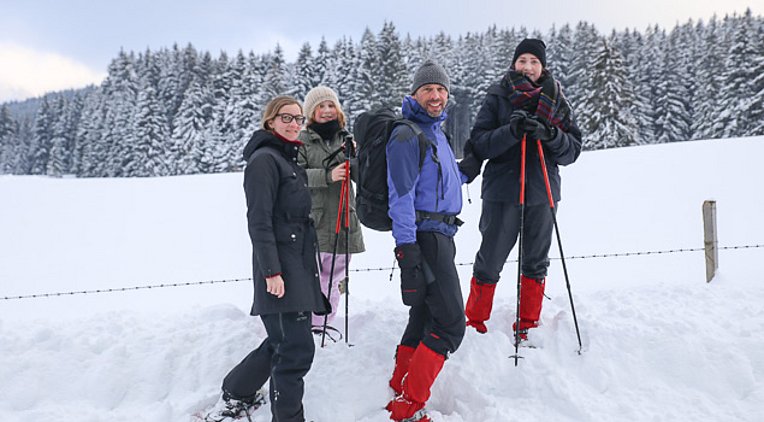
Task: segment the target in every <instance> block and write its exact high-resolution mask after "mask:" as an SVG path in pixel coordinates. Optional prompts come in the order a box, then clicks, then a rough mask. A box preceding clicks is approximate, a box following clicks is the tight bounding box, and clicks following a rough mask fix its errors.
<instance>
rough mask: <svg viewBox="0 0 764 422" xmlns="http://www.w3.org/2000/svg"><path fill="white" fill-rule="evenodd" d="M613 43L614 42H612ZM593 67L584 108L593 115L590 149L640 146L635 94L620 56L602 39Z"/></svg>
mask: <svg viewBox="0 0 764 422" xmlns="http://www.w3.org/2000/svg"><path fill="white" fill-rule="evenodd" d="M611 40H612V38H611ZM600 42H601V47H600V49H599V51H598V52H597V56H596V58H595V60H594V63H593V68H592V72H591V84H590V85H589V92H590V93H591V94H590V95H589V96H587V98H588V100H589V102H588V103H584V104H583V107H584V108H585V109H586V110H588V112H589V113H591V114H590V116H589V119H588V127H587V132H585V133H584V135H585V145H586V147H587V149H603V148H613V147H622V146H630V145H637V144H638V139H639V133H638V132H637V131H636V126H637V124H636V119H635V118H634V116H633V115H632V110H633V109H634V102H635V98H634V92H633V89H632V86H631V82H630V81H629V79H628V75H627V73H626V66H625V65H624V63H623V57H622V56H621V53H620V52H619V51H618V50H617V49H616V48H615V47H614V45H613V44H612V42H608V41H607V40H604V39H602V40H601V41H600Z"/></svg>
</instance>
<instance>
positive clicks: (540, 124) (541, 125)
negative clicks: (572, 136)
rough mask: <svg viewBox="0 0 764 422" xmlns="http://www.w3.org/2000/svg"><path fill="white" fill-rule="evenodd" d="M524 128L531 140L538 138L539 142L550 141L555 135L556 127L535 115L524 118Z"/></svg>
mask: <svg viewBox="0 0 764 422" xmlns="http://www.w3.org/2000/svg"><path fill="white" fill-rule="evenodd" d="M525 130H526V132H528V136H530V137H531V138H532V139H533V140H536V139H540V140H541V142H546V141H551V140H552V139H554V138H555V137H557V128H556V127H554V126H553V125H551V124H549V123H548V122H547V121H546V120H541V119H539V118H538V117H535V116H534V117H532V118H530V119H528V120H526V126H525Z"/></svg>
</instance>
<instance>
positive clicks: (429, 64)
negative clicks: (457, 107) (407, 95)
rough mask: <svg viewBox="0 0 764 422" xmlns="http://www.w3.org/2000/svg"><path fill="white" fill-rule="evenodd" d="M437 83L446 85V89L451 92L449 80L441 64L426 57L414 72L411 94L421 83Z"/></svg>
mask: <svg viewBox="0 0 764 422" xmlns="http://www.w3.org/2000/svg"><path fill="white" fill-rule="evenodd" d="M427 84H438V85H443V86H444V87H446V91H448V92H451V81H450V80H449V79H448V75H447V74H446V70H445V69H443V66H441V65H439V64H437V63H435V62H434V61H432V60H430V59H427V60H425V62H424V63H422V65H421V66H420V67H419V69H417V71H416V73H415V74H414V83H413V84H412V85H411V94H414V93H415V92H416V90H417V89H419V87H420V86H422V85H427Z"/></svg>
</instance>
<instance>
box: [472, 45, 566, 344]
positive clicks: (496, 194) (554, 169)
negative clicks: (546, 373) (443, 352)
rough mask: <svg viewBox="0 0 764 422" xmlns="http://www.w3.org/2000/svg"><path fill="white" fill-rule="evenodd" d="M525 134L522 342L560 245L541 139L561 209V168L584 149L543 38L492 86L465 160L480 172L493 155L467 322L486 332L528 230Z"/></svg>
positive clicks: (522, 48)
mask: <svg viewBox="0 0 764 422" xmlns="http://www.w3.org/2000/svg"><path fill="white" fill-rule="evenodd" d="M524 136H525V137H526V139H527V151H526V159H525V163H526V179H525V180H526V182H525V183H526V186H525V188H526V190H525V204H526V205H525V219H524V226H523V227H524V228H523V246H522V251H523V256H522V266H521V277H520V278H521V281H520V315H519V320H520V326H519V327H517V326H515V324H513V326H512V328H513V330H514V331H515V335H516V336H519V337H518V339H519V340H526V339H527V332H528V329H530V328H533V327H536V326H537V325H538V321H539V317H540V314H541V302H542V299H543V297H544V286H545V282H546V275H547V267H548V266H549V247H550V246H551V243H552V229H553V219H552V215H551V211H550V204H549V200H548V195H547V191H546V184H545V183H544V175H543V173H542V171H543V170H542V167H541V164H540V161H539V153H538V149H537V146H536V145H537V144H536V142H537V140H541V143H542V145H543V151H544V157H545V162H546V167H547V170H548V173H549V180H550V184H551V192H552V196H553V198H554V202H555V209H557V207H556V203H557V202H558V201H559V200H560V174H559V169H558V167H559V166H561V165H562V166H564V165H568V164H571V163H573V162H575V161H576V159H577V158H578V156H579V154H580V153H581V132H580V131H579V129H578V127H577V126H576V123H575V120H574V118H573V113H572V111H571V108H570V105H569V104H568V101H567V100H566V99H565V96H564V95H563V93H562V90H561V88H560V84H559V83H558V82H557V81H556V80H555V79H554V78H553V77H552V74H551V73H550V72H549V71H548V70H547V69H546V45H545V44H544V42H543V41H541V40H538V39H524V40H523V41H522V42H520V44H518V46H517V48H516V49H515V54H514V57H513V58H512V65H511V67H510V69H509V71H508V72H507V73H506V74H505V75H504V77H503V78H502V80H501V81H500V82H499V83H497V84H495V85H493V86H492V87H490V88H489V89H488V92H487V94H486V97H485V100H484V101H483V105H482V106H481V108H480V110H479V112H478V114H477V118H476V120H475V125H474V127H473V128H472V133H471V134H470V141H469V142H468V143H467V145H466V146H465V149H464V152H465V156H466V157H467V158H465V160H464V162H469V160H468V158H469V159H470V160H472V162H477V163H478V165H477V169H478V170H477V171H479V167H480V164H479V163H480V162H481V161H482V160H488V163H487V164H486V167H485V172H484V174H483V186H482V199H483V208H482V214H481V216H480V233H481V235H482V242H481V244H480V249H479V250H478V252H477V256H476V257H475V264H474V266H473V277H472V280H471V281H470V295H469V298H468V299H467V306H466V309H465V314H466V316H467V319H468V322H467V325H468V326H471V327H474V328H475V329H476V330H477V331H478V332H480V333H485V332H486V331H487V330H488V328H487V327H486V325H485V321H487V320H488V319H489V318H490V316H491V307H492V305H493V295H494V291H495V289H496V283H498V281H499V274H500V273H501V270H502V268H503V266H504V263H505V262H506V260H507V256H508V255H509V252H510V251H511V250H512V248H513V247H514V245H515V242H516V241H517V238H518V234H519V230H520V205H519V198H520V158H521V157H520V152H521V151H520V144H521V140H522V139H523V137H524ZM465 171H466V170H465ZM466 172H467V173H474V172H475V171H474V170H473V171H466Z"/></svg>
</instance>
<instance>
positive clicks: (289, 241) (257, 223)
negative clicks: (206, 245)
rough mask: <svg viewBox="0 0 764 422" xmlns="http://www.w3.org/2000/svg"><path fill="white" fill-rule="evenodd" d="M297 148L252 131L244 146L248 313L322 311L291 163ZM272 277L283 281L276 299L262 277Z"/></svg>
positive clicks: (311, 232)
mask: <svg viewBox="0 0 764 422" xmlns="http://www.w3.org/2000/svg"><path fill="white" fill-rule="evenodd" d="M298 146H299V144H297V143H294V144H292V143H288V142H285V141H282V140H281V139H279V138H277V137H276V136H274V135H273V134H272V133H271V132H269V131H266V130H258V131H257V132H255V134H254V135H253V136H252V139H250V141H249V143H248V144H247V146H246V147H245V148H244V159H246V160H247V167H246V169H245V170H244V192H245V194H246V198H247V223H248V227H249V238H250V239H251V241H252V273H253V280H254V285H255V294H254V303H253V305H252V315H260V314H271V313H280V312H301V311H312V312H315V313H324V312H326V311H327V309H326V302H325V298H324V296H323V294H322V293H321V289H320V285H319V278H318V269H317V267H316V248H315V242H316V234H315V229H314V228H313V223H312V221H311V220H310V217H309V216H310V191H309V190H308V179H307V176H306V174H305V170H304V169H303V168H302V167H300V166H299V165H298V164H297V151H298ZM276 274H281V277H282V278H283V279H284V290H285V293H284V296H283V297H282V298H281V299H279V298H277V297H276V296H274V295H272V294H270V293H268V292H267V291H266V285H265V277H266V276H271V275H276Z"/></svg>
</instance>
